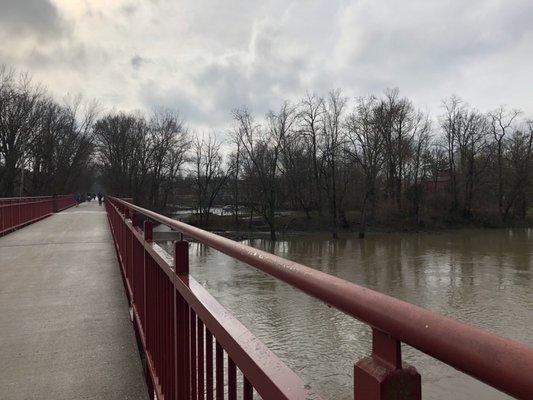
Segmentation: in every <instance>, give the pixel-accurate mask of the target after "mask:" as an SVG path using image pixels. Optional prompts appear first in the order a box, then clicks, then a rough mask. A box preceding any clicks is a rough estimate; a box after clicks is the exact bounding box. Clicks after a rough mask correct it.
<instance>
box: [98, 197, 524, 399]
mask: <svg viewBox="0 0 533 400" xmlns="http://www.w3.org/2000/svg"><path fill="white" fill-rule="evenodd" d="M108 200H109V201H108V202H107V203H106V208H107V211H108V217H109V221H110V225H111V228H112V231H113V238H114V240H115V245H116V248H117V254H118V257H119V261H120V265H121V268H122V273H123V278H124V283H125V286H126V288H127V294H128V298H129V300H130V302H131V304H132V308H133V312H134V316H135V317H134V322H135V324H134V326H135V329H136V332H137V334H138V336H139V337H140V340H141V342H142V346H143V349H144V351H145V353H146V360H147V369H148V371H149V374H148V379H147V382H148V386H149V388H154V389H155V391H156V393H157V396H158V398H159V399H163V398H165V399H169V398H170V399H195V400H196V399H198V400H200V399H201V400H203V399H213V387H215V389H216V390H215V392H216V399H223V398H224V376H223V373H224V365H223V351H225V352H226V353H227V355H228V360H229V361H228V366H227V374H228V376H227V382H228V387H227V390H228V398H229V399H235V398H236V379H235V375H236V368H238V369H239V370H240V371H241V372H242V374H243V376H244V388H243V389H244V392H243V393H244V399H251V398H252V394H251V393H252V392H251V387H252V386H253V387H254V388H256V390H257V392H258V393H259V395H260V396H262V397H263V398H265V399H304V398H305V399H307V398H318V396H317V395H315V394H313V393H309V392H308V391H307V390H306V389H305V387H304V385H303V384H302V382H301V380H300V379H299V378H298V377H297V376H296V375H295V374H294V373H293V372H292V371H290V370H289V369H288V368H287V367H286V366H285V365H284V364H283V363H282V362H281V361H280V360H279V359H277V358H276V357H275V356H274V355H273V354H272V353H271V352H269V351H268V349H266V348H265V347H264V346H263V345H262V344H261V343H260V342H259V341H258V340H257V339H256V338H255V337H253V335H252V334H251V333H250V332H249V331H247V330H246V328H245V327H244V326H242V325H241V324H240V323H239V322H238V321H237V320H236V319H235V318H234V317H232V316H231V315H230V314H229V313H228V312H227V311H225V310H224V309H223V308H222V306H220V304H218V302H216V300H215V299H213V298H212V297H211V296H210V295H209V294H208V293H207V292H206V291H205V290H204V289H203V288H202V287H201V286H200V285H199V284H198V283H197V282H196V280H194V278H192V277H191V276H190V275H189V273H188V244H187V242H185V241H177V242H175V256H174V262H172V260H169V259H168V255H166V253H165V252H163V251H162V250H160V248H159V247H158V246H157V245H155V244H154V243H153V242H152V222H151V221H150V220H152V221H157V222H159V223H161V224H164V225H166V226H168V227H170V228H172V229H173V230H175V231H177V232H180V233H182V234H183V235H187V236H189V237H192V238H194V239H196V240H198V241H199V242H201V243H204V244H206V245H208V246H210V247H212V248H214V249H216V250H219V251H221V252H223V253H225V254H227V255H229V256H231V257H233V258H235V259H238V260H240V261H243V262H245V263H247V264H249V265H251V266H253V267H255V268H258V269H260V270H261V271H263V272H265V273H267V274H270V275H272V276H273V277H276V278H278V279H280V280H282V281H284V282H286V283H288V284H290V285H292V286H294V287H296V288H298V289H300V290H302V291H303V292H305V293H307V294H309V295H311V296H314V297H316V298H318V299H320V300H322V301H324V302H325V303H327V304H329V305H331V306H333V307H335V308H337V309H339V310H340V311H343V312H344V313H346V314H348V315H350V316H352V317H354V318H357V319H359V320H361V321H363V322H365V323H367V324H368V325H370V326H371V328H372V331H373V340H372V351H371V355H370V356H369V357H366V358H364V359H362V360H360V361H358V362H357V363H356V364H355V366H354V394H355V399H370V400H375V399H384V400H385V399H420V398H421V380H420V375H419V374H418V372H417V371H416V369H415V368H414V367H412V366H409V365H407V364H405V363H402V359H401V342H404V343H406V344H408V345H410V346H412V347H414V348H417V349H418V350H421V351H422V352H424V353H426V354H428V355H430V356H432V357H434V358H436V359H439V360H441V361H443V362H444V363H446V364H448V365H450V366H452V367H454V368H456V369H458V370H460V371H463V372H464V373H467V374H469V375H471V376H473V377H474V378H476V379H478V380H480V381H483V382H485V383H487V384H488V385H491V386H493V387H494V388H496V389H499V390H501V391H503V392H505V393H507V394H509V395H511V396H514V397H517V398H521V399H533V380H532V379H531V377H532V376H533V375H532V374H533V349H532V348H530V347H528V346H526V345H524V344H521V343H517V342H514V341H511V340H508V339H505V338H502V337H499V336H497V335H494V334H491V333H488V332H485V331H482V330H480V329H477V328H474V327H472V326H469V325H467V324H464V323H460V322H458V321H455V320H453V319H450V318H446V317H443V316H441V315H438V314H436V313H434V312H431V311H429V310H426V309H424V308H421V307H417V306H415V305H412V304H409V303H406V302H404V301H401V300H398V299H395V298H392V297H389V296H387V295H384V294H381V293H378V292H375V291H373V290H370V289H367V288H364V287H361V286H358V285H355V284H353V283H351V282H347V281H344V280H342V279H339V278H337V277H334V276H331V275H328V274H325V273H323V272H320V271H317V270H314V269H312V268H309V267H306V266H304V265H301V264H298V263H295V262H292V261H289V260H285V259H283V258H280V257H277V256H275V255H273V254H270V253H266V252H263V251H260V250H258V249H254V248H252V247H249V246H245V245H243V244H240V243H237V242H234V241H232V240H229V239H226V238H223V237H220V236H218V235H215V234H212V233H210V232H206V231H203V230H201V229H198V228H195V227H193V226H190V225H187V224H184V223H182V222H179V221H175V220H173V219H170V218H167V217H164V216H162V215H160V214H157V213H155V212H152V211H150V210H146V209H143V208H141V207H138V206H135V205H133V204H131V203H128V202H126V201H124V200H120V199H117V198H109V199H108ZM140 216H143V218H145V219H147V220H146V221H145V222H144V230H142V229H141V227H140V226H139V220H140ZM172 264H174V266H172ZM213 337H214V340H215V342H216V345H215V353H216V354H215V358H216V368H213V347H212V344H213ZM214 371H216V372H215V378H213V373H214Z"/></svg>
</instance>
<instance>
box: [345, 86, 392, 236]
mask: <svg viewBox="0 0 533 400" xmlns="http://www.w3.org/2000/svg"><path fill="white" fill-rule="evenodd" d="M377 105H378V100H377V99H376V98H375V97H373V96H370V97H368V98H358V99H357V100H356V105H355V107H354V110H353V111H352V112H351V113H350V114H349V115H348V117H347V118H346V131H347V138H348V140H349V141H350V146H348V147H346V150H347V152H348V154H349V156H350V157H351V158H352V159H353V160H354V161H355V162H356V163H357V164H358V165H359V166H360V168H361V170H362V171H363V176H364V183H363V188H364V189H363V195H362V197H363V199H362V202H361V204H362V205H361V218H360V228H359V237H360V238H363V237H364V236H365V230H366V223H367V213H368V207H369V205H370V210H371V211H370V213H371V215H372V216H373V215H374V211H375V205H376V190H377V187H376V185H377V177H378V174H379V172H380V170H381V167H382V165H383V162H384V156H383V142H384V137H383V135H382V134H381V132H380V131H379V130H378V129H377V126H376V120H375V118H376V115H375V113H376V108H377Z"/></svg>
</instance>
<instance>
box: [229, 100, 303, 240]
mask: <svg viewBox="0 0 533 400" xmlns="http://www.w3.org/2000/svg"><path fill="white" fill-rule="evenodd" d="M233 118H234V120H235V122H236V134H237V138H238V140H240V142H241V145H242V148H243V151H244V153H245V154H246V162H247V163H248V168H247V170H248V171H249V173H253V176H252V180H253V182H255V184H256V185H255V189H254V191H255V192H256V193H258V194H259V196H258V197H257V198H256V203H255V208H256V210H257V212H258V213H259V214H260V215H261V216H262V217H263V219H264V220H265V222H266V223H267V224H268V226H269V229H270V237H271V239H272V240H276V221H275V212H276V209H277V205H278V200H279V199H278V196H279V184H278V181H279V172H280V155H281V151H282V146H283V142H284V138H285V137H286V135H288V133H289V132H290V131H291V130H292V129H293V128H294V125H295V121H296V120H297V112H296V108H295V107H294V106H292V105H290V104H289V103H288V102H284V103H283V105H282V107H281V109H280V110H279V111H278V112H277V113H275V112H272V111H271V112H269V113H268V114H267V116H266V119H267V125H266V127H262V126H261V125H259V124H257V123H256V122H255V120H254V118H253V116H252V115H251V114H250V112H249V111H248V110H247V109H237V110H234V111H233ZM252 206H253V205H252Z"/></svg>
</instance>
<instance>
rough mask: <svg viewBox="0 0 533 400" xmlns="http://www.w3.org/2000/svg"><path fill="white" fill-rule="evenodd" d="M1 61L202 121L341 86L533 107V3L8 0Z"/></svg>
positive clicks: (68, 89)
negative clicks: (178, 112) (455, 95)
mask: <svg viewBox="0 0 533 400" xmlns="http://www.w3.org/2000/svg"><path fill="white" fill-rule="evenodd" d="M0 64H7V65H8V66H12V67H15V68H17V69H18V70H22V71H28V72H30V73H31V74H32V75H33V77H34V79H35V81H38V82H42V83H43V84H44V85H46V86H47V87H48V89H49V90H50V92H51V93H53V94H54V95H55V96H56V97H58V98H61V97H62V96H63V95H64V94H65V93H70V94H78V93H81V94H83V96H84V97H85V98H87V99H93V98H94V99H97V100H98V101H99V102H100V103H101V104H102V105H103V106H105V107H109V108H113V107H114V108H115V109H124V110H135V109H141V110H146V111H149V110H151V109H153V108H157V107H166V108H171V109H178V110H180V112H181V114H182V115H183V117H184V118H185V119H186V120H187V121H188V123H189V125H190V126H192V127H197V128H199V129H207V128H214V129H217V130H222V129H224V128H225V127H227V126H228V123H229V122H230V111H231V109H232V108H234V107H238V106H242V105H248V106H249V107H251V109H252V110H253V111H254V113H255V114H258V115H261V114H263V113H264V112H266V111H267V110H268V109H270V108H274V109H275V108H277V107H278V106H279V105H280V103H281V101H282V100H283V99H286V98H288V99H297V98H299V97H301V96H302V95H303V94H305V92H306V91H314V92H317V93H326V92H327V91H328V90H330V89H333V88H342V89H343V91H344V93H345V94H346V95H347V96H350V97H353V96H359V95H366V94H369V93H380V92H382V91H383V90H384V89H385V88H387V87H399V88H400V91H401V92H402V93H403V94H404V95H406V96H408V97H410V98H412V99H413V100H414V102H415V104H416V105H417V106H418V107H420V108H421V109H423V110H427V111H430V112H431V113H432V114H438V113H439V107H440V101H441V99H442V98H443V97H446V96H449V95H450V94H452V93H455V94H458V95H459V96H461V97H462V98H464V99H465V100H466V101H468V102H469V103H471V104H473V105H475V106H476V107H478V108H479V109H481V110H484V111H485V110H490V109H492V108H495V107H497V106H498V105H500V104H507V105H509V106H511V107H517V108H521V109H522V110H524V111H525V113H526V115H529V116H531V117H533V1H531V0H507V1H505V0H483V1H480V0H469V1H464V0H459V1H455V0H440V1H430V0H416V1H411V0H409V1H396V0H391V1H386V0H362V1H334V0H324V1H318V0H317V1H313V0H307V1H304V0H302V1H289V0H281V1H276V0H273V1H257V2H254V1H250V0H242V1H221V0H211V1H207V0H192V1H189V0H184V1H177V0H174V1H171V0H151V1H150V0H145V1H131V0H116V1H112V0H83V1H82V0H79V1H77V0H0Z"/></svg>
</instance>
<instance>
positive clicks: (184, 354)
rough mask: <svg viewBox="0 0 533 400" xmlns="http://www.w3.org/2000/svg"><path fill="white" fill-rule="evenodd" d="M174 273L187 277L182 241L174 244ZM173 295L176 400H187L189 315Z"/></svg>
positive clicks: (185, 249)
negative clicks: (174, 309)
mask: <svg viewBox="0 0 533 400" xmlns="http://www.w3.org/2000/svg"><path fill="white" fill-rule="evenodd" d="M174 271H175V273H176V274H177V275H178V279H179V278H180V277H185V278H188V275H189V243H188V242H186V241H183V240H180V241H176V242H174ZM173 291H174V295H175V301H174V304H175V307H176V312H175V319H176V325H175V326H176V332H177V335H176V338H175V340H174V342H175V346H176V352H175V353H174V354H175V355H176V356H175V357H176V363H175V366H176V367H175V368H176V382H177V396H178V399H189V398H190V395H191V370H190V347H189V346H190V344H189V343H190V338H191V336H190V314H189V305H188V304H187V301H186V300H185V299H184V298H183V297H182V296H181V294H179V293H178V292H177V291H176V289H173Z"/></svg>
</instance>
